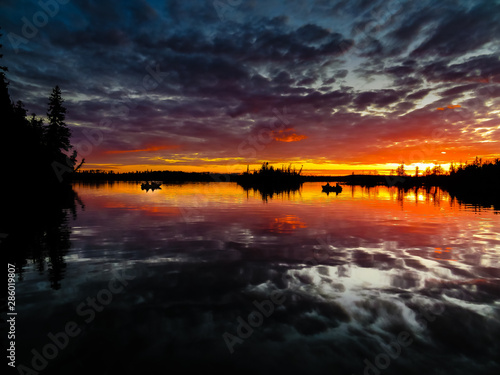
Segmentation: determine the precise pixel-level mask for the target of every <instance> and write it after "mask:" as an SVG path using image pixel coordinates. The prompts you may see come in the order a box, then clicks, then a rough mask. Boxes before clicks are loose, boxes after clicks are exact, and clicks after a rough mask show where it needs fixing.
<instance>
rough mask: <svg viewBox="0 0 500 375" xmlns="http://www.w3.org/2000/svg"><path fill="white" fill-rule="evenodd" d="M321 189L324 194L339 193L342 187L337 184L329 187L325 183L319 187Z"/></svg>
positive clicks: (328, 184)
mask: <svg viewBox="0 0 500 375" xmlns="http://www.w3.org/2000/svg"><path fill="white" fill-rule="evenodd" d="M321 187H322V188H323V192H324V193H327V194H328V193H332V192H333V193H337V194H338V193H340V192H341V191H342V186H340V185H339V184H338V183H337V184H336V185H335V186H333V185H330V183H327V184H326V185H322V186H321Z"/></svg>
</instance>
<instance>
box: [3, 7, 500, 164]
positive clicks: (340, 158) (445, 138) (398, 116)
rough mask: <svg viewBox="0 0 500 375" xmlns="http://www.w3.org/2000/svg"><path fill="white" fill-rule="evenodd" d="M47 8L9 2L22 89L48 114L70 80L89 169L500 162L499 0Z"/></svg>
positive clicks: (29, 102)
mask: <svg viewBox="0 0 500 375" xmlns="http://www.w3.org/2000/svg"><path fill="white" fill-rule="evenodd" d="M44 1H45V0H42V1H41V2H40V4H44ZM40 4H39V2H38V1H36V0H33V1H25V0H2V12H1V15H0V26H1V27H2V32H3V34H4V35H3V37H2V43H3V45H4V48H3V53H4V61H3V63H4V64H5V65H7V66H8V67H9V76H8V77H9V79H10V81H11V85H10V93H11V96H12V99H13V100H18V99H21V100H22V101H23V102H24V103H25V105H26V107H27V108H28V110H29V112H30V113H31V112H36V113H37V114H39V115H43V114H45V112H46V102H47V99H46V98H47V96H48V95H49V93H50V91H51V88H52V87H53V86H55V85H56V84H57V85H59V86H60V87H61V89H62V92H63V97H64V98H65V99H66V106H67V108H68V114H67V123H68V124H69V126H70V127H71V129H72V131H73V141H74V143H75V144H76V145H77V149H78V151H79V152H80V154H82V155H84V156H85V158H86V165H85V166H86V167H87V168H101V169H114V170H121V171H125V170H136V169H138V170H143V169H146V168H148V169H170V170H197V171H209V170H212V171H222V172H225V171H230V172H231V171H241V170H243V169H245V168H246V165H247V164H251V165H254V164H257V163H260V162H262V161H270V162H272V163H276V164H281V163H283V162H293V163H294V164H296V165H302V164H303V165H304V169H307V170H308V171H310V172H311V173H319V172H323V173H325V171H329V173H343V172H345V171H349V170H354V169H356V170H360V169H361V170H374V169H380V170H390V169H392V168H394V166H395V165H397V164H398V163H400V162H401V161H404V162H405V163H406V164H408V165H409V168H414V167H415V166H417V165H419V166H420V167H425V166H427V165H429V164H432V163H441V164H443V165H445V166H446V164H447V163H449V162H451V161H455V162H460V161H462V162H465V161H466V160H471V159H472V158H473V157H475V156H476V155H478V156H481V157H483V158H492V157H500V147H499V146H500V120H499V114H500V60H499V58H500V45H499V41H500V1H498V0H482V1H481V0H439V1H437V0H436V1H434V0H419V1H407V0H342V1H341V0H331V1H327V0H316V1H314V0H311V1H305V0H303V1H301V0H297V1H277V0H263V1H260V0H220V1H219V0H216V1H211V0H207V1H205V0H203V1H202V0H198V1H180V0H179V1H174V0H172V1H153V0H150V1H146V0H124V1H109V0H105V1H98V0H71V1H69V0H59V2H56V1H55V0H47V1H46V4H47V6H42V5H40ZM44 7H45V8H46V10H45V11H44V10H43V8H44ZM42 12H45V14H47V13H50V14H48V15H45V16H44V14H43V13H42Z"/></svg>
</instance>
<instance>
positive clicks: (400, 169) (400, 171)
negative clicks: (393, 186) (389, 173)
mask: <svg viewBox="0 0 500 375" xmlns="http://www.w3.org/2000/svg"><path fill="white" fill-rule="evenodd" d="M396 174H397V175H398V176H404V175H405V165H404V163H401V165H400V166H399V167H397V168H396Z"/></svg>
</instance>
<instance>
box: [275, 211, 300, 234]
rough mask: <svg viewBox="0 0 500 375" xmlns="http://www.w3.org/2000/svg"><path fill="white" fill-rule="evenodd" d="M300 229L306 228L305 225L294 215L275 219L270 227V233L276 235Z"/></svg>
mask: <svg viewBox="0 0 500 375" xmlns="http://www.w3.org/2000/svg"><path fill="white" fill-rule="evenodd" d="M300 228H307V224H306V223H304V222H303V221H301V220H300V219H299V218H298V217H297V216H295V215H285V216H282V217H276V218H274V221H272V222H271V225H270V230H271V232H276V233H291V232H294V231H296V230H297V229H300Z"/></svg>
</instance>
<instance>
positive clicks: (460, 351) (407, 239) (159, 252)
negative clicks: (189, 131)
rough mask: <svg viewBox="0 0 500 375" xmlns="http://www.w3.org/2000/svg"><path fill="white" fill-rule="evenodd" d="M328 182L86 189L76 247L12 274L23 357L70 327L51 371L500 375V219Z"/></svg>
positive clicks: (429, 195)
mask: <svg viewBox="0 0 500 375" xmlns="http://www.w3.org/2000/svg"><path fill="white" fill-rule="evenodd" d="M320 185H321V184H320V183H306V184H304V186H303V188H302V189H301V190H300V191H298V192H295V193H291V194H284V195H274V196H273V197H267V199H263V198H262V196H261V195H260V194H259V193H258V192H254V191H249V192H246V191H244V190H243V189H242V188H240V187H239V186H237V185H236V184H232V183H205V184H202V183H198V184H183V185H163V186H162V189H161V190H156V191H149V192H145V191H142V190H141V189H140V186H139V185H138V184H135V183H125V182H119V183H109V184H102V185H98V186H97V185H89V184H76V185H75V186H74V189H75V190H76V191H77V193H78V195H79V198H80V200H81V202H80V203H79V205H78V210H77V214H76V217H75V218H72V216H71V215H70V214H68V220H67V223H66V226H67V230H66V232H68V231H69V248H68V249H66V250H65V251H64V253H63V255H61V256H60V257H59V258H58V259H56V257H54V258H53V259H51V258H47V259H45V261H46V264H47V267H46V268H42V267H40V265H39V262H38V263H37V262H35V261H30V262H28V264H27V265H26V266H25V267H24V269H23V273H22V275H20V276H21V280H20V281H18V285H17V306H18V307H17V309H18V314H19V317H18V323H17V329H18V337H17V356H18V358H17V361H18V364H21V363H22V364H25V365H26V366H27V367H30V368H32V367H33V363H32V360H33V356H34V355H35V356H36V352H39V353H43V350H44V348H45V354H46V356H49V357H50V356H52V352H51V348H48V349H47V344H50V343H51V342H52V341H51V339H50V338H49V337H48V334H49V333H52V334H54V335H56V334H57V333H59V332H63V331H64V329H65V326H66V325H67V323H68V322H75V324H76V325H78V329H77V331H78V333H77V334H76V333H75V335H74V337H70V338H69V339H68V342H67V345H63V344H65V342H64V340H62V339H61V340H62V341H61V343H60V346H62V347H63V348H60V349H58V353H57V355H55V358H52V359H50V358H49V360H47V361H46V362H47V364H46V367H45V368H44V370H43V371H42V373H55V374H59V373H60V374H72V373H95V374H137V373H148V372H149V371H150V372H152V373H159V372H158V371H159V370H161V373H179V374H180V373H195V372H196V373H199V372H200V371H205V372H206V371H208V372H209V373H212V372H213V373H254V374H255V373H257V374H268V373H289V374H295V373H297V374H298V373H304V374H347V375H350V374H363V373H365V374H378V373H382V374H421V373H426V374H498V373H500V372H499V371H500V341H499V340H500V215H497V213H495V212H494V211H493V210H492V209H487V208H486V209H485V208H483V209H478V208H475V207H472V206H467V205H463V204H459V203H458V202H456V201H452V200H451V198H450V197H449V195H448V194H447V193H446V192H443V191H441V190H439V189H433V190H431V191H424V190H422V189H421V190H418V191H415V190H410V191H407V192H403V191H398V190H397V189H395V188H386V187H377V188H371V189H367V188H361V187H354V188H351V187H344V191H343V192H342V193H341V194H339V195H335V194H330V195H328V196H327V195H326V194H324V193H322V192H321V186H320ZM56 260H57V262H56ZM55 263H57V264H55ZM55 270H56V271H57V272H56V275H54V272H55ZM258 306H259V307H260V310H261V311H259V308H258ZM75 330H76V329H75ZM61 337H62V336H61ZM33 349H34V350H35V352H32V350H33ZM34 353H35V354H34ZM37 360H38V361H39V363H38V364H39V365H40V366H42V367H44V366H43V365H44V362H43V359H42V360H40V358H38V359H37ZM40 361H41V362H40ZM35 362H36V360H35Z"/></svg>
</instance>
